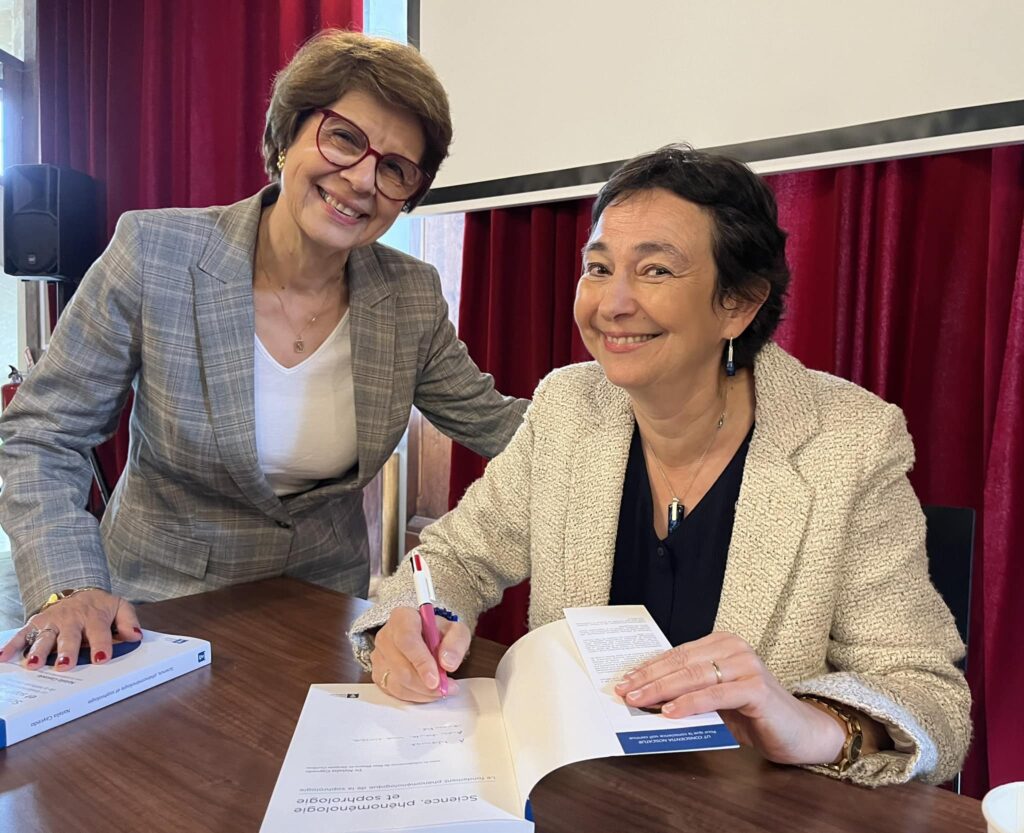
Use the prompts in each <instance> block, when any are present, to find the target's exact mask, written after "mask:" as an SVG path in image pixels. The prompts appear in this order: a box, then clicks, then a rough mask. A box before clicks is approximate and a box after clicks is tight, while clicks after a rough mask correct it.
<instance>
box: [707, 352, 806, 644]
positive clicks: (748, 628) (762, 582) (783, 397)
mask: <svg viewBox="0 0 1024 833" xmlns="http://www.w3.org/2000/svg"><path fill="white" fill-rule="evenodd" d="M797 371H799V372H797ZM803 372H804V371H803V368H801V367H800V366H799V364H798V363H797V362H796V360H795V359H792V358H790V357H789V356H787V355H785V354H784V353H783V352H782V351H781V350H780V349H779V348H778V347H776V346H775V345H774V344H768V345H767V346H766V347H765V348H764V349H763V350H762V351H761V354H760V355H759V356H758V359H757V364H756V367H755V373H754V379H755V389H756V397H757V404H756V420H757V427H756V428H755V430H754V436H753V439H752V440H751V443H750V449H749V451H748V453H747V461H746V466H745V468H744V472H743V485H742V487H741V489H740V497H739V502H738V504H737V509H736V519H735V523H734V525H733V533H732V542H731V544H730V546H729V560H728V564H727V565H726V570H725V581H724V584H723V586H722V597H721V601H720V603H719V606H718V617H717V619H716V620H715V630H721V631H729V632H731V633H735V634H737V635H738V636H741V637H742V638H743V639H745V640H746V641H747V642H748V643H750V645H751V646H752V647H753V648H754V649H755V650H757V649H758V647H759V646H760V644H761V641H762V640H763V638H764V636H765V633H766V631H768V629H769V624H770V623H771V620H772V617H773V615H774V613H775V610H776V607H777V606H778V604H779V601H780V599H781V598H783V597H784V596H785V594H786V587H787V585H788V583H789V579H790V575H791V573H792V571H793V568H794V565H795V561H796V556H797V554H798V552H799V550H800V544H801V541H802V540H803V536H804V529H805V528H806V526H807V521H808V518H809V515H810V510H811V502H812V499H813V493H812V491H811V489H810V487H809V486H807V484H806V483H805V482H804V480H803V478H802V477H801V475H800V472H799V470H798V468H797V467H796V465H795V457H796V455H797V453H798V452H799V450H800V447H801V446H802V445H803V444H804V443H805V442H806V441H807V439H808V438H809V437H811V436H812V435H813V434H814V433H816V432H817V430H818V417H817V403H816V402H815V401H814V400H813V398H811V395H810V393H809V392H808V391H807V390H806V388H805V386H804V385H803V384H802V376H801V374H802V373H803Z"/></svg>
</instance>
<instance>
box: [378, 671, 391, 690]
mask: <svg viewBox="0 0 1024 833" xmlns="http://www.w3.org/2000/svg"><path fill="white" fill-rule="evenodd" d="M390 675H391V669H390V668H389V669H388V670H387V671H385V672H384V676H383V677H381V678H380V687H381V688H387V687H388V677H389V676H390Z"/></svg>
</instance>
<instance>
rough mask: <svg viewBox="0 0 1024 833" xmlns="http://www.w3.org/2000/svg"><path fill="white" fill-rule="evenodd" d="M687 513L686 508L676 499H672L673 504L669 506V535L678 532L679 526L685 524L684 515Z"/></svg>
mask: <svg viewBox="0 0 1024 833" xmlns="http://www.w3.org/2000/svg"><path fill="white" fill-rule="evenodd" d="M685 512H686V507H685V506H683V504H681V503H680V502H679V501H678V500H677V499H676V498H672V502H671V503H670V504H669V505H668V534H669V535H671V534H672V533H673V532H675V531H676V529H677V528H678V526H679V524H681V523H682V522H683V514H684V513H685Z"/></svg>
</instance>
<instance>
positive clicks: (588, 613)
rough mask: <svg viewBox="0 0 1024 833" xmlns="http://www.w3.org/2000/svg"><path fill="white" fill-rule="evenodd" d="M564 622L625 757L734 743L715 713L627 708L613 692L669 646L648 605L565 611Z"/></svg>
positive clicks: (718, 747)
mask: <svg viewBox="0 0 1024 833" xmlns="http://www.w3.org/2000/svg"><path fill="white" fill-rule="evenodd" d="M565 618H566V621H567V622H568V623H569V628H570V630H571V632H572V635H573V638H574V640H575V643H576V647H577V649H578V650H579V653H580V656H581V659H582V662H583V665H584V666H585V667H586V669H587V674H588V676H589V678H590V682H591V685H592V687H593V689H594V690H595V691H596V692H598V695H599V696H598V700H599V703H600V708H601V711H602V712H603V713H604V715H605V717H606V718H607V721H608V723H609V725H610V726H611V727H612V730H613V731H614V732H615V733H616V735H617V737H618V739H619V741H620V743H621V745H622V751H624V752H626V754H635V753H649V752H678V751H685V750H688V749H720V748H725V747H731V746H735V745H736V742H735V740H734V739H733V738H732V736H731V735H730V734H729V732H728V730H727V729H726V728H725V726H724V724H723V723H722V718H721V717H719V715H718V713H717V712H706V713H704V714H694V715H690V716H688V717H680V718H669V717H666V716H665V715H662V714H661V712H660V710H653V711H650V712H648V711H644V710H643V709H639V708H637V707H635V706H630V705H628V704H627V703H626V702H625V701H624V700H623V699H622V698H621V697H619V695H618V694H616V693H615V684H616V683H618V682H619V681H620V680H621V679H622V678H623V676H624V675H625V674H626V673H627V672H628V671H632V670H633V669H634V668H636V667H637V666H639V665H641V664H643V663H644V662H646V661H647V660H649V659H653V658H654V657H656V656H658V655H659V654H661V653H663V652H665V651H667V650H668V649H669V648H671V647H672V645H671V643H669V641H668V639H667V637H666V636H665V634H664V633H662V631H661V628H659V627H658V625H657V623H656V622H655V621H654V619H653V618H652V617H651V614H650V613H649V612H648V610H647V608H646V607H644V606H643V605H610V606H605V607H572V608H570V607H567V608H566V609H565ZM620 754H621V753H620Z"/></svg>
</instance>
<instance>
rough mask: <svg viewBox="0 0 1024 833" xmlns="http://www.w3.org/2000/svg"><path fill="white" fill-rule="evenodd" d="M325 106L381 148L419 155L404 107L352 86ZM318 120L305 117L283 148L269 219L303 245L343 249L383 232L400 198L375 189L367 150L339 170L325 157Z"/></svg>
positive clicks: (419, 135) (415, 127)
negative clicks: (278, 185) (276, 193)
mask: <svg viewBox="0 0 1024 833" xmlns="http://www.w3.org/2000/svg"><path fill="white" fill-rule="evenodd" d="M328 109H330V110H333V111H335V112H336V113H338V114H340V115H342V116H344V117H345V118H347V119H349V120H351V121H352V122H353V123H354V124H356V125H358V126H359V127H360V128H361V129H362V130H363V131H364V132H365V133H366V135H367V137H368V138H369V140H370V144H371V145H372V146H373V148H375V149H376V150H378V151H380V152H381V153H385V154H386V153H397V154H399V155H401V156H404V157H406V158H407V159H411V160H413V161H414V162H419V161H420V159H421V158H422V156H423V151H424V148H425V142H424V138H423V131H422V129H421V128H420V125H419V122H418V121H417V120H416V118H415V117H414V116H413V115H412V114H410V113H408V112H406V111H405V110H400V109H398V108H396V107H392V106H391V105H389V104H387V103H385V102H383V101H381V100H380V99H378V98H376V97H375V96H373V95H370V94H369V93H364V92H361V91H357V90H353V91H351V92H348V93H346V94H345V95H343V96H342V97H341V98H339V99H338V100H337V101H335V102H334V103H333V104H331V105H330V106H329V108H328ZM320 120H321V119H320V115H319V114H316V113H314V114H313V115H311V116H309V117H308V118H307V119H306V120H305V122H304V123H303V125H302V127H301V128H300V129H299V132H298V134H297V135H296V137H295V141H294V142H292V144H291V145H290V146H289V147H288V150H287V152H286V155H285V163H284V169H283V170H282V171H281V196H280V198H279V199H278V203H277V205H276V206H275V211H274V214H275V215H277V216H275V218H274V219H275V221H277V222H280V223H281V224H282V230H284V229H285V228H286V229H287V231H288V233H289V236H290V237H292V238H293V239H295V242H296V243H297V244H298V246H300V247H302V248H307V247H311V248H312V249H314V250H322V252H323V253H324V254H328V253H335V252H348V251H350V250H352V249H355V248H357V247H359V246H367V245H369V244H370V243H372V242H373V241H375V240H377V239H378V238H379V237H380V236H381V235H382V234H384V232H386V231H387V230H388V229H389V228H390V227H391V224H392V223H394V222H395V219H396V218H397V217H398V215H399V213H400V212H401V210H402V205H403V203H402V202H401V201H397V200H391V199H388V198H387V197H385V196H384V195H383V194H381V193H380V192H379V191H378V190H377V187H376V184H375V179H376V165H377V160H376V159H375V158H374V157H373V156H372V155H368V156H367V157H366V158H365V159H363V160H362V161H361V162H359V164H357V165H355V166H353V167H351V168H344V169H342V170H338V168H337V166H335V165H332V164H331V163H330V162H328V161H327V160H326V159H324V158H323V156H321V155H320V151H319V150H318V149H317V145H316V134H317V129H318V128H319V126H320ZM280 209H284V210H283V211H281V210H280Z"/></svg>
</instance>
